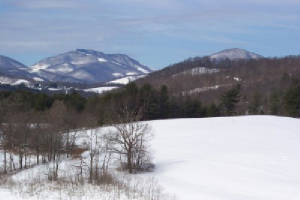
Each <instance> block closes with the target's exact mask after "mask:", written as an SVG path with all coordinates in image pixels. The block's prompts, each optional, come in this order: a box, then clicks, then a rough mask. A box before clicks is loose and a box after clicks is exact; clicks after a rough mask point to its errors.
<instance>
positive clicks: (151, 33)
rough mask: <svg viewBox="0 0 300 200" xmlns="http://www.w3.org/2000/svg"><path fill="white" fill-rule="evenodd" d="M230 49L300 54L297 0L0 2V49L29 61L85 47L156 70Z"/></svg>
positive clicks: (263, 53)
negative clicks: (129, 58)
mask: <svg viewBox="0 0 300 200" xmlns="http://www.w3.org/2000/svg"><path fill="white" fill-rule="evenodd" d="M234 47H238V48H244V49H246V50H250V51H252V52H255V53H258V54H261V55H263V56H271V57H273V56H284V55H290V54H294V55H295V54H300V1H299V0H243V1H241V0H226V1H224V0H209V1H208V0H207V1H203V0H202V1H200V0H198V1H197V0H151V1H150V0H0V55H6V56H9V57H12V58H14V59H16V60H18V61H21V62H23V63H25V64H27V65H32V64H34V63H35V62H37V61H39V60H40V59H42V58H44V57H49V56H53V55H57V54H59V53H63V52H66V51H70V50H73V49H77V48H86V49H95V50H99V51H102V52H105V53H124V54H127V55H129V56H131V57H133V58H135V59H137V60H138V61H140V62H141V63H142V64H145V65H147V66H150V67H152V68H153V69H159V68H162V67H165V66H167V65H169V64H172V63H175V62H178V61H181V60H183V59H186V58H188V57H193V56H203V55H209V54H211V53H214V52H217V51H220V50H223V49H226V48H234Z"/></svg>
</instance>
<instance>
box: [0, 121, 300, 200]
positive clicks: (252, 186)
mask: <svg viewBox="0 0 300 200" xmlns="http://www.w3.org/2000/svg"><path fill="white" fill-rule="evenodd" d="M149 124H150V125H151V127H152V131H153V134H154V136H153V140H152V151H153V157H154V163H155V165H156V168H155V170H154V172H149V173H144V174H140V175H133V177H135V178H139V177H140V178H145V179H146V178H151V177H153V176H154V177H155V178H156V179H157V180H158V184H159V185H162V186H163V188H164V191H165V192H167V193H168V194H174V195H175V196H176V199H177V200H199V199H205V200H216V199H218V200H241V199H242V200H248V199H249V200H250V199H251V200H267V199H272V200H286V199H289V200H298V199H299V133H300V127H299V119H293V118H287V117H275V116H243V117H219V118H202V119H174V120H157V121H150V122H149ZM106 131H109V129H107V128H104V129H102V130H101V129H100V132H99V134H103V133H104V132H106ZM96 132H97V131H93V132H92V133H96ZM86 135H87V134H83V135H82V137H80V138H79V140H80V141H78V143H82V142H84V140H85V136H86ZM0 157H1V156H0ZM0 162H1V161H0ZM72 162H73V161H71V162H70V161H66V162H65V163H66V164H67V163H70V164H71V165H70V166H72ZM64 165H65V164H64ZM42 168H43V166H41V167H38V168H35V170H27V172H26V171H24V172H21V173H18V174H16V175H14V179H16V180H20V181H22V184H24V181H25V180H27V181H28V182H29V181H30V180H31V179H34V176H35V175H34V174H35V172H36V170H37V169H38V170H41V169H42ZM63 169H64V170H67V171H69V172H70V173H72V172H73V171H74V170H72V169H70V170H68V167H67V165H65V167H63ZM30 171H31V172H30ZM29 172H30V175H28V174H29ZM41 176H45V173H41ZM35 178H38V179H40V177H35ZM25 185H26V184H25ZM47 187H48V186H47ZM84 187H86V186H84ZM41 188H42V186H41ZM41 188H37V190H41ZM84 190H85V189H84ZM8 191H9V190H7V189H4V188H3V187H2V186H1V185H0V199H2V198H4V197H5V198H6V199H25V198H23V197H22V198H21V197H20V194H19V193H14V192H13V190H12V192H8ZM87 192H88V194H93V195H95V196H97V198H99V197H101V192H103V191H101V190H97V189H93V190H91V191H87ZM97 192H98V193H97ZM61 193H62V194H57V193H56V194H55V195H56V196H55V195H54V191H53V195H52V194H51V189H50V190H49V191H48V190H47V191H45V192H44V194H45V195H42V196H32V197H31V196H29V197H28V198H26V199H30V200H31V199H40V198H43V199H58V197H59V196H58V195H65V193H64V191H61ZM95 193H96V194H95ZM47 195H48V196H47ZM54 197H57V198H54ZM97 198H95V197H90V198H85V197H84V198H83V199H97ZM74 199H77V198H74ZM78 199H80V198H78ZM104 199H109V198H104ZM111 199H114V198H111Z"/></svg>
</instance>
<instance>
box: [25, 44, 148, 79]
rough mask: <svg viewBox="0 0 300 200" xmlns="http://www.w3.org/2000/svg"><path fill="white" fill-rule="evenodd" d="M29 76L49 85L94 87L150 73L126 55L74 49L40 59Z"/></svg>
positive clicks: (31, 69)
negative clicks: (63, 83) (92, 84)
mask: <svg viewBox="0 0 300 200" xmlns="http://www.w3.org/2000/svg"><path fill="white" fill-rule="evenodd" d="M29 72H30V73H32V74H37V75H39V76H40V77H42V78H44V79H45V80H50V81H61V82H84V83H95V82H107V81H112V80H114V79H117V78H123V77H127V76H133V75H134V76H140V75H145V74H147V73H149V72H151V70H150V69H149V68H148V67H146V66H144V65H142V64H140V63H139V62H138V61H136V60H134V59H132V58H130V57H129V56H127V55H123V54H105V53H103V52H99V51H96V50H90V49H76V50H73V51H69V52H66V53H62V54H59V55H57V56H53V57H49V58H46V59H43V60H41V61H39V62H38V63H36V64H35V65H34V66H31V67H30V69H29Z"/></svg>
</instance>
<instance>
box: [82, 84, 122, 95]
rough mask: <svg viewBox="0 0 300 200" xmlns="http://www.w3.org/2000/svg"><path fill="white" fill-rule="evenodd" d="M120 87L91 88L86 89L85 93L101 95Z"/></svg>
mask: <svg viewBox="0 0 300 200" xmlns="http://www.w3.org/2000/svg"><path fill="white" fill-rule="evenodd" d="M116 88H118V87H115V86H112V87H97V88H89V89H84V90H83V91H85V92H95V93H98V94H101V93H103V92H107V91H110V90H113V89H116Z"/></svg>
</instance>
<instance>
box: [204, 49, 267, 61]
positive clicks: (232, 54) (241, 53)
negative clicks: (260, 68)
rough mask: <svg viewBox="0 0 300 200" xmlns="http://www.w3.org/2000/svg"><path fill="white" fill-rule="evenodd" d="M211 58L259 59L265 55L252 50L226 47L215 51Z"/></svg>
mask: <svg viewBox="0 0 300 200" xmlns="http://www.w3.org/2000/svg"><path fill="white" fill-rule="evenodd" d="M209 58H210V59H212V60H216V61H220V60H224V59H229V60H240V59H259V58H263V56H261V55H258V54H256V53H253V52H250V51H246V50H244V49H239V48H233V49H225V50H223V51H220V52H217V53H214V54H212V55H210V56H209Z"/></svg>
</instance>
